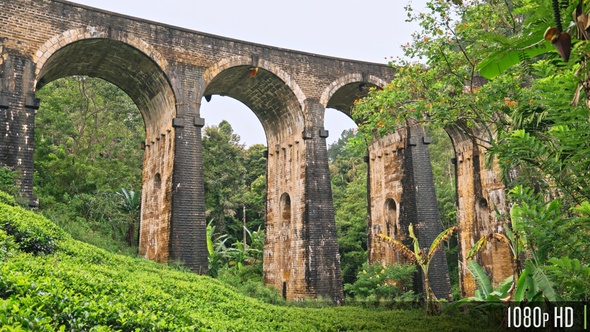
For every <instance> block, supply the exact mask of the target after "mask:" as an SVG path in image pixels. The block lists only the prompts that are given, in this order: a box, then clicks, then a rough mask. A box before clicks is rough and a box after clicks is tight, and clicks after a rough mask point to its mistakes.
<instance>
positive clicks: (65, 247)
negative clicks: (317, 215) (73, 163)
mask: <svg viewBox="0 0 590 332" xmlns="http://www.w3.org/2000/svg"><path fill="white" fill-rule="evenodd" d="M0 212H1V213H0V331H28V330H34V331H65V330H76V331H80V330H90V331H115V330H123V331H135V330H140V331H156V330H157V331H211V330H216V331H228V330H231V331H269V330H272V331H359V330H364V331H384V330H396V331H416V330H420V331H451V330H452V331H472V330H473V327H474V326H478V327H479V326H485V324H486V321H485V320H483V321H482V320H479V319H477V318H474V317H472V316H468V315H464V314H455V315H453V316H442V317H426V318H425V317H424V313H423V311H421V310H413V311H395V310H379V311H369V310H366V309H362V308H358V307H339V308H324V309H302V308H295V307H278V306H273V305H269V304H264V303H262V302H259V301H257V300H255V299H252V298H249V297H246V296H244V295H241V294H239V293H238V292H236V290H235V289H234V288H232V287H229V286H227V285H226V284H224V283H221V282H219V281H217V280H215V279H211V278H209V277H203V276H198V275H196V274H194V273H191V272H187V271H183V270H182V269H180V270H179V269H178V268H176V269H175V268H173V267H168V266H166V265H162V264H157V263H154V262H151V261H147V260H142V259H138V258H132V257H127V256H120V255H116V254H112V253H109V252H106V251H104V250H101V249H98V248H96V247H94V246H91V245H88V244H85V243H82V242H79V241H76V240H73V239H72V238H71V237H70V236H69V235H68V234H67V233H65V232H64V231H62V230H61V229H59V228H58V227H56V226H55V225H54V224H53V223H52V222H51V221H49V220H47V219H46V218H44V217H42V216H40V215H37V214H35V213H33V212H30V211H26V210H24V209H22V208H20V207H15V206H11V205H7V204H4V203H0ZM6 225H11V226H12V227H14V228H15V229H17V230H18V232H19V233H20V234H28V235H26V236H25V237H24V238H21V239H20V240H17V239H16V238H15V236H13V235H10V234H8V232H7V231H6ZM38 236H41V237H44V238H46V239H49V238H50V239H52V241H54V243H55V248H54V250H53V251H52V252H47V253H42V252H37V253H33V252H26V251H25V250H24V248H25V247H26V246H25V245H23V243H26V242H28V241H29V240H32V239H34V238H37V237H38ZM490 330H492V329H491V328H490Z"/></svg>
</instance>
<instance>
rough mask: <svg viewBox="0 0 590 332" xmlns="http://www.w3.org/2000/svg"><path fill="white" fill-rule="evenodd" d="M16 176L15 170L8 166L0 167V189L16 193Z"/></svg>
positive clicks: (12, 193) (11, 193)
mask: <svg viewBox="0 0 590 332" xmlns="http://www.w3.org/2000/svg"><path fill="white" fill-rule="evenodd" d="M17 177H18V174H17V172H15V171H13V170H11V169H10V168H8V167H0V191H4V192H7V193H8V194H10V195H16V194H17V193H18V187H17V186H16V185H15V182H16V179H17Z"/></svg>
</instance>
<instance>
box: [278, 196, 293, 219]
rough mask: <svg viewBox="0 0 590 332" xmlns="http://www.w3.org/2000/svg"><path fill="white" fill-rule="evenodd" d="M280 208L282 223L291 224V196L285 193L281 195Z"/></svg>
mask: <svg viewBox="0 0 590 332" xmlns="http://www.w3.org/2000/svg"><path fill="white" fill-rule="evenodd" d="M280 206H281V207H280V210H281V222H282V224H283V225H288V224H290V223H291V197H289V194H287V193H284V194H283V195H281V203H280Z"/></svg>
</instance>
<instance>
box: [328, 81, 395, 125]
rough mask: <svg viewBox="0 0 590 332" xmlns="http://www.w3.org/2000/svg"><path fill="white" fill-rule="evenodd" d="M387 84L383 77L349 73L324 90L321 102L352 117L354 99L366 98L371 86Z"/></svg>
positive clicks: (377, 86) (378, 86) (380, 86)
mask: <svg viewBox="0 0 590 332" xmlns="http://www.w3.org/2000/svg"><path fill="white" fill-rule="evenodd" d="M386 84H387V82H385V81H384V80H383V79H381V78H378V77H376V76H373V75H368V76H367V75H364V74H361V73H355V74H348V75H345V76H342V77H340V78H338V79H337V80H335V81H333V82H332V83H330V85H329V86H328V87H326V89H325V90H324V91H323V92H322V96H321V97H320V103H321V104H322V105H323V106H324V107H325V108H334V109H337V110H339V111H341V112H343V113H344V114H346V115H348V116H349V117H350V118H352V108H353V107H354V101H355V100H357V99H360V98H364V97H366V96H367V95H368V94H369V91H370V89H371V88H376V89H379V88H382V87H384V86H385V85H386Z"/></svg>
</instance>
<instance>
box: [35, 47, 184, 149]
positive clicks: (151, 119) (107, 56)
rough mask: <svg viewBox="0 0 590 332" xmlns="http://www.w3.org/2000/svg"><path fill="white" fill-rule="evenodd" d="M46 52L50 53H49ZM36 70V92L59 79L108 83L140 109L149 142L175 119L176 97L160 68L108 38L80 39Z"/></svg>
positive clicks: (43, 62) (50, 54) (149, 58)
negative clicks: (80, 78)
mask: <svg viewBox="0 0 590 332" xmlns="http://www.w3.org/2000/svg"><path fill="white" fill-rule="evenodd" d="M48 52H49V51H48ZM45 56H46V55H44V57H43V61H40V62H39V63H40V64H42V67H40V68H37V86H36V88H37V89H40V88H42V87H43V86H44V85H45V84H47V83H49V82H51V81H54V80H56V79H59V78H63V77H67V76H74V75H85V76H90V77H98V78H101V79H104V80H105V81H108V82H110V83H112V84H114V85H116V86H118V87H119V88H120V89H121V90H123V91H124V92H125V93H127V94H128V95H129V97H131V99H132V100H133V101H134V102H135V104H136V105H137V107H138V108H139V110H140V112H141V114H142V116H143V119H144V122H145V126H146V134H147V136H148V140H149V139H150V138H151V137H153V138H156V137H157V135H159V132H160V131H161V129H162V127H164V126H166V125H168V124H169V122H170V121H171V120H172V118H173V117H174V116H175V113H176V107H175V104H176V102H175V97H174V92H173V90H172V87H171V84H170V82H169V80H168V78H167V76H166V74H165V73H164V71H163V70H162V69H161V68H160V66H159V65H158V64H157V63H156V62H155V61H154V60H153V59H152V58H151V57H149V56H148V55H146V54H144V53H143V52H141V51H140V50H138V49H137V48H135V47H133V46H131V45H129V44H126V43H125V42H122V41H117V40H113V39H107V38H90V39H80V40H77V41H74V42H72V43H69V44H66V45H65V46H63V47H61V48H59V49H57V50H55V52H50V53H49V54H48V56H47V57H46V59H45Z"/></svg>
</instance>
